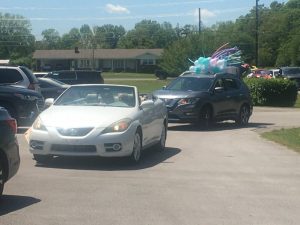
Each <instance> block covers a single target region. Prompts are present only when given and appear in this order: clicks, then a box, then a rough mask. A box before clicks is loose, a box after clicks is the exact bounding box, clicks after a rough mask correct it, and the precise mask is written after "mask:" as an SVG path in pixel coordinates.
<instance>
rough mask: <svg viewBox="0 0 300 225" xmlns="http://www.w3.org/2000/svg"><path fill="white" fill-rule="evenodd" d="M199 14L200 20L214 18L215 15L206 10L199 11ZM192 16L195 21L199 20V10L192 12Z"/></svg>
mask: <svg viewBox="0 0 300 225" xmlns="http://www.w3.org/2000/svg"><path fill="white" fill-rule="evenodd" d="M200 13H201V20H208V19H210V18H213V17H215V16H216V14H215V13H214V12H212V11H209V10H208V9H201V12H200ZM194 16H195V19H196V20H198V19H199V9H196V10H195V11H194Z"/></svg>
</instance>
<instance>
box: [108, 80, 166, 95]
mask: <svg viewBox="0 0 300 225" xmlns="http://www.w3.org/2000/svg"><path fill="white" fill-rule="evenodd" d="M104 82H105V83H106V84H124V85H132V86H137V88H138V90H139V92H140V93H151V92H152V91H154V90H157V89H161V88H162V87H163V86H165V85H167V84H168V83H169V82H170V80H155V79H154V80H118V79H116V80H114V79H110V80H107V81H105V78H104Z"/></svg>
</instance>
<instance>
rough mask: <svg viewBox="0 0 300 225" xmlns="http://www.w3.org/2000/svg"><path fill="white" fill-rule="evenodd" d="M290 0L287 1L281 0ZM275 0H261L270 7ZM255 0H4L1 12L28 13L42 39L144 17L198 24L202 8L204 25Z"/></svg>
mask: <svg viewBox="0 0 300 225" xmlns="http://www.w3.org/2000/svg"><path fill="white" fill-rule="evenodd" d="M277 1H278V2H280V3H281V2H287V0H277ZM271 2H273V0H259V4H264V5H265V6H267V7H269V5H270V4H271ZM254 6H255V0H186V1H184V0H151V1H149V0H147V1H146V0H123V1H115V0H107V1H103V0H85V1H82V0H0V12H2V13H13V14H19V15H22V16H24V17H25V18H27V19H29V20H30V22H31V24H32V33H33V34H34V35H35V36H36V37H37V38H38V39H40V37H41V32H42V31H43V30H45V29H48V28H54V29H56V30H57V31H58V32H59V33H60V35H62V34H64V33H67V32H68V31H69V30H70V29H71V28H73V27H77V28H80V26H81V25H83V24H88V25H90V26H95V25H98V26H101V25H104V24H114V25H122V26H123V27H125V29H126V30H129V29H132V28H133V27H134V25H135V24H136V23H138V22H140V21H141V20H143V19H151V20H155V21H158V22H160V23H161V22H164V21H166V22H170V23H172V25H173V26H176V24H179V25H180V26H184V25H185V24H193V25H198V8H201V19H202V23H203V24H204V26H211V25H212V24H215V23H216V22H220V21H228V20H235V19H236V18H238V17H239V16H241V15H245V14H247V13H248V12H249V11H250V10H251V9H252V8H253V7H254Z"/></svg>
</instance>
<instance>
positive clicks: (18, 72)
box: [0, 66, 40, 92]
mask: <svg viewBox="0 0 300 225" xmlns="http://www.w3.org/2000/svg"><path fill="white" fill-rule="evenodd" d="M0 84H7V85H12V86H16V87H23V88H28V89H30V90H34V91H37V92H40V86H39V82H38V80H37V78H36V77H35V75H34V74H33V73H32V72H31V70H29V69H28V68H27V67H25V66H0Z"/></svg>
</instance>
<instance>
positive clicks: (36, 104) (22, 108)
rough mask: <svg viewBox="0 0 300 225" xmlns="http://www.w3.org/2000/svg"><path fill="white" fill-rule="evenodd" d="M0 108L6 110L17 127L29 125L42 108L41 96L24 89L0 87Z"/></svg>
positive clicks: (42, 100)
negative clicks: (16, 123) (15, 121)
mask: <svg viewBox="0 0 300 225" xmlns="http://www.w3.org/2000/svg"><path fill="white" fill-rule="evenodd" d="M0 106H2V107H4V108H6V109H7V111H8V112H9V114H10V115H11V116H12V117H13V118H15V119H16V120H17V122H18V125H21V126H23V125H24V126H26V125H31V123H32V122H33V121H34V119H35V118H36V116H37V115H38V114H39V112H40V111H41V110H42V109H43V107H44V98H43V96H42V95H41V94H40V93H38V92H36V91H32V90H29V89H26V88H20V87H13V86H9V85H0Z"/></svg>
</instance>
